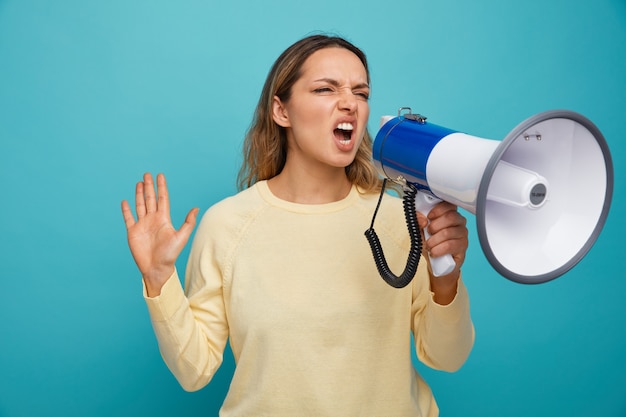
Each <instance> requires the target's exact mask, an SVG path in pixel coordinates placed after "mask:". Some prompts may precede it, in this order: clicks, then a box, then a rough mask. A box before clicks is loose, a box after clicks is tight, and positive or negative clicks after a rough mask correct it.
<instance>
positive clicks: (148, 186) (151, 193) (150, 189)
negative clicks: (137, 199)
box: [143, 172, 157, 213]
mask: <svg viewBox="0 0 626 417" xmlns="http://www.w3.org/2000/svg"><path fill="white" fill-rule="evenodd" d="M143 183H144V187H143V193H144V196H145V201H146V213H154V212H155V211H156V209H157V201H156V192H155V190H154V180H153V179H152V174H150V173H149V172H147V173H145V174H144V175H143Z"/></svg>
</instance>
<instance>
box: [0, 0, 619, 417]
mask: <svg viewBox="0 0 626 417" xmlns="http://www.w3.org/2000/svg"><path fill="white" fill-rule="evenodd" d="M314 31H331V32H335V33H338V34H341V35H343V36H345V37H347V38H349V39H350V40H352V41H353V42H355V43H356V44H357V45H358V46H360V47H361V48H362V49H364V50H365V51H366V53H367V54H368V58H369V60H370V64H371V73H372V83H373V94H372V100H371V114H372V119H371V121H370V128H371V130H372V131H373V132H375V131H376V126H377V124H378V117H379V116H380V115H383V114H389V113H392V114H393V113H394V112H395V111H396V109H397V108H398V107H400V106H411V107H413V109H414V110H416V111H418V112H421V113H422V114H425V115H427V116H428V117H429V120H431V121H432V122H433V123H436V124H440V125H443V126H447V127H450V128H454V129H457V130H462V131H465V132H468V133H471V134H473V135H477V136H482V137H488V138H494V139H499V138H503V137H504V136H506V134H507V133H508V132H509V131H510V130H511V129H513V127H515V126H516V125H517V124H518V123H519V122H521V121H522V120H524V119H526V118H527V117H529V116H531V115H533V114H536V113H538V112H541V111H544V110H549V109H556V108H565V109H570V110H574V111H577V112H580V113H582V114H584V115H585V116H587V117H588V118H590V119H591V120H592V121H594V123H595V124H596V125H597V126H598V127H599V128H600V129H601V131H602V132H603V133H604V135H605V137H606V139H607V142H608V143H609V147H610V149H611V152H612V156H613V160H614V163H615V191H616V192H615V196H614V200H613V205H612V209H611V214H610V216H609V219H608V222H607V224H606V227H605V229H604V231H603V233H602V234H601V235H600V238H599V239H598V241H597V243H596V245H595V246H594V247H593V248H592V250H591V251H590V253H589V254H588V256H587V257H586V258H584V259H583V260H582V262H580V263H579V264H578V265H577V266H576V267H575V268H574V269H573V270H572V271H570V272H569V273H568V274H566V275H565V276H563V277H562V278H560V279H558V280H556V281H552V282H550V283H546V284H542V285H539V286H524V285H520V284H516V283H513V282H510V281H508V280H505V279H503V278H502V277H500V276H498V275H497V274H496V273H495V272H494V271H493V270H492V269H491V267H490V266H489V264H488V263H487V261H486V259H485V257H484V256H483V254H482V252H481V250H480V245H479V244H478V241H477V236H476V229H475V227H474V218H473V216H471V215H469V228H470V235H471V236H470V237H471V242H470V249H469V254H468V260H467V262H466V266H465V277H466V282H467V285H468V287H469V290H470V294H471V299H472V308H473V318H474V321H475V325H476V328H477V340H476V345H475V348H474V351H473V353H472V355H471V357H470V359H469V360H468V362H467V364H466V365H465V366H464V367H463V368H462V369H461V370H460V371H459V372H457V373H454V374H448V373H442V372H437V371H432V370H428V369H424V368H423V367H422V366H420V370H421V371H422V372H423V373H424V376H425V377H426V379H427V380H428V381H429V383H430V384H431V386H432V388H433V390H434V392H435V395H436V397H437V398H438V401H439V403H440V406H441V409H442V415H443V416H446V417H454V416H465V417H468V416H481V417H485V416H555V415H567V416H589V415H593V416H625V415H626V395H625V394H626V302H624V293H625V292H626V279H624V272H623V271H624V269H625V266H626V261H625V259H626V257H625V256H624V253H623V252H624V244H623V242H624V232H626V227H625V222H624V217H623V214H622V213H624V211H625V210H626V201H625V197H624V194H623V190H624V180H625V175H626V169H625V168H624V164H623V161H624V159H625V157H626V155H625V153H626V141H625V140H624V133H623V132H624V127H625V126H624V125H625V123H624V120H625V110H626V2H625V1H624V0H598V1H594V2H589V1H580V0H574V1H564V0H561V1H556V0H555V1H545V0H527V1H523V2H506V1H501V0H483V1H481V0H478V1H473V2H468V1H462V0H440V1H415V0H413V1H405V2H394V3H392V2H382V1H376V2H374V1H370V0H351V1H338V0H316V1H312V2H294V1H252V0H250V1H241V0H240V1H219V2H218V1H207V0H202V1H200V0H195V1H191V0H190V1H177V2H174V1H162V0H150V1H147V0H136V1H122V0H112V1H106V2H96V1H86V0H64V1H33V0H23V1H17V0H0V141H1V142H0V199H1V201H0V239H1V241H0V268H1V269H0V271H1V272H0V274H1V279H0V329H1V330H0V416H2V417H17V416H60V415H63V416H67V417H70V416H113V415H115V416H137V415H152V416H166V415H178V416H198V415H209V416H211V415H216V414H217V410H218V408H219V406H220V404H221V402H222V400H223V397H224V394H225V392H226V389H227V387H228V381H229V380H230V375H231V373H232V369H233V362H232V356H230V355H229V356H227V358H226V362H225V364H224V365H223V367H222V368H221V369H220V371H219V374H218V375H217V376H216V377H215V379H214V380H213V381H212V382H211V384H210V385H209V386H208V387H207V388H205V389H203V390H202V391H200V392H197V393H185V392H184V391H183V390H182V389H181V388H180V387H179V386H178V384H177V383H176V381H175V380H174V378H173V377H172V376H171V374H170V373H169V371H168V370H167V368H166V367H165V365H164V364H163V362H162V360H161V358H160V355H159V353H158V349H157V345H156V341H155V339H154V336H153V334H152V329H151V326H150V322H149V319H148V315H147V312H146V309H145V305H144V301H143V299H142V296H141V280H140V276H139V274H138V272H137V270H136V268H135V266H134V264H133V261H132V259H131V256H130V253H129V251H128V248H127V245H126V240H125V229H124V225H123V221H122V216H121V213H120V208H119V207H120V201H121V200H122V199H132V198H133V191H134V184H135V182H136V181H138V180H139V179H140V178H141V174H142V173H143V172H145V171H151V172H165V173H166V174H167V175H168V180H169V185H170V193H171V198H172V211H173V213H172V215H173V219H174V222H175V224H177V225H179V224H181V223H182V221H183V219H184V215H185V214H186V212H187V211H188V210H189V209H190V208H191V207H194V206H198V207H201V208H202V209H203V210H204V209H205V208H207V207H208V206H210V205H211V204H213V203H215V202H216V201H218V200H220V199H222V198H223V197H225V196H227V195H230V194H232V193H234V192H235V175H236V172H237V169H238V167H239V163H240V148H241V142H242V137H243V135H244V132H245V130H246V129H247V127H248V124H249V122H250V119H251V116H252V112H253V109H254V107H255V104H256V101H257V98H258V95H259V93H260V90H261V86H262V83H263V81H264V78H265V76H266V74H267V71H268V70H269V67H270V65H271V63H272V62H273V61H274V59H275V58H276V57H277V56H278V54H279V53H280V52H281V51H282V50H283V49H284V48H286V47H287V46H288V45H289V44H291V43H292V42H294V41H295V40H297V39H299V38H301V37H302V36H305V35H307V34H309V33H311V32H314ZM580 204H585V194H584V190H581V194H580ZM186 253H187V252H185V254H184V255H183V257H182V258H181V260H180V262H179V263H180V265H179V267H184V263H185V261H186ZM382 359H383V358H381V360H382ZM373 377H375V376H373Z"/></svg>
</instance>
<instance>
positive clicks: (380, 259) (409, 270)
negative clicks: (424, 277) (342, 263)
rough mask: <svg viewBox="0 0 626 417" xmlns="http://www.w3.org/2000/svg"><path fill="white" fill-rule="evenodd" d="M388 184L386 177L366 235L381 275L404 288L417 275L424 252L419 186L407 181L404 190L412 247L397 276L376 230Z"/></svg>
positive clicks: (405, 209)
mask: <svg viewBox="0 0 626 417" xmlns="http://www.w3.org/2000/svg"><path fill="white" fill-rule="evenodd" d="M386 184H387V179H384V180H383V185H382V190H381V191H380V197H379V198H378V204H377V205H376V210H375V211H374V216H373V217H372V224H371V225H370V228H369V229H367V230H366V231H365V237H366V238H367V240H368V242H369V244H370V247H371V248H372V255H373V256H374V262H375V263H376V268H377V269H378V273H379V274H380V276H381V277H382V278H383V279H384V280H385V282H386V283H387V284H389V285H391V286H392V287H394V288H404V287H406V286H407V285H408V284H409V283H410V282H411V280H412V279H413V277H414V276H415V273H416V272H417V266H418V264H419V260H420V255H421V253H422V235H421V233H420V230H419V225H418V224H417V215H416V211H415V196H416V195H417V188H416V187H415V186H414V185H413V184H411V183H408V182H407V183H406V188H405V190H404V191H405V192H404V197H403V198H402V205H403V206H404V217H405V219H406V224H407V226H408V229H409V237H410V239H411V248H410V249H409V256H408V259H407V261H406V266H405V268H404V271H403V272H402V274H401V275H400V276H397V275H395V274H394V273H393V272H391V270H390V269H389V265H388V264H387V260H386V259H385V254H384V253H383V248H382V246H381V244H380V240H379V239H378V235H377V234H376V232H375V231H374V220H375V219H376V214H377V213H378V208H379V207H380V202H381V201H382V199H383V194H384V193H385V186H386Z"/></svg>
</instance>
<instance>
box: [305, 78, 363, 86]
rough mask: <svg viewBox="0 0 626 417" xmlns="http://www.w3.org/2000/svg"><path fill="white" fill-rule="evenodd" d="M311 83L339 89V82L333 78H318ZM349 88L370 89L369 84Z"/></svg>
mask: <svg viewBox="0 0 626 417" xmlns="http://www.w3.org/2000/svg"><path fill="white" fill-rule="evenodd" d="M313 82H316V83H317V82H327V83H328V84H330V85H332V86H333V87H340V86H341V84H340V83H339V81H337V80H335V79H333V78H320V79H317V80H314V81H313ZM351 88H370V86H369V84H367V83H360V84H357V85H354V86H352V87H351Z"/></svg>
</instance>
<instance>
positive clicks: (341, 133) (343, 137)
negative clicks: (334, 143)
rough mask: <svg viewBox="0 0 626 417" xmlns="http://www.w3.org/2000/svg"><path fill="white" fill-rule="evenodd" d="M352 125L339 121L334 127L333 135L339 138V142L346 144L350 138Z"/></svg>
mask: <svg viewBox="0 0 626 417" xmlns="http://www.w3.org/2000/svg"><path fill="white" fill-rule="evenodd" d="M353 130H354V126H353V125H352V123H339V125H337V127H336V128H335V136H336V137H337V138H339V142H340V143H342V144H344V145H347V144H348V143H350V140H351V139H352V131H353Z"/></svg>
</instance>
